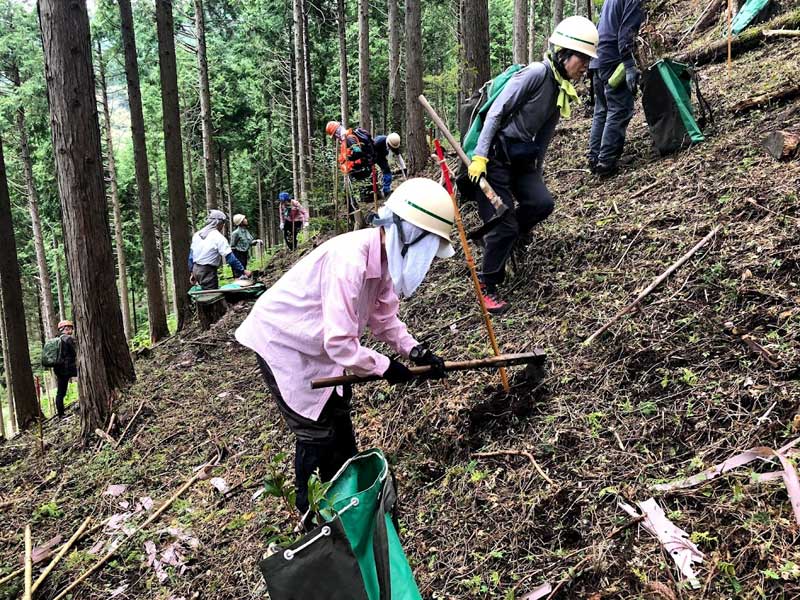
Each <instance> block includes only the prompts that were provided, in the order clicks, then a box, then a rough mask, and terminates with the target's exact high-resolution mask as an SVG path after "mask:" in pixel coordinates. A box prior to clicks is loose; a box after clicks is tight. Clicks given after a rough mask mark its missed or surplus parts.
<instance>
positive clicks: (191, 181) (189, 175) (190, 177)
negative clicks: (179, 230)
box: [183, 136, 197, 270]
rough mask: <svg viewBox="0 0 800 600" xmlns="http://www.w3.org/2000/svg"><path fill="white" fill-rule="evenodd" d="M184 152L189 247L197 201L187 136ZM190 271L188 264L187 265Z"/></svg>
mask: <svg viewBox="0 0 800 600" xmlns="http://www.w3.org/2000/svg"><path fill="white" fill-rule="evenodd" d="M183 147H184V152H185V153H186V157H185V160H184V162H185V164H186V185H187V186H188V187H189V199H188V205H189V245H191V239H192V238H191V235H192V230H193V229H194V228H195V226H196V225H197V213H196V212H195V201H194V170H193V169H192V150H191V147H190V144H189V139H188V136H187V139H186V143H185V144H184V146H183ZM187 270H188V264H187Z"/></svg>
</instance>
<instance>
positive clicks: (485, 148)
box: [475, 61, 561, 170]
mask: <svg viewBox="0 0 800 600" xmlns="http://www.w3.org/2000/svg"><path fill="white" fill-rule="evenodd" d="M558 90H559V86H558V84H557V83H556V78H555V76H554V75H553V70H552V67H551V66H550V63H549V62H547V61H545V62H543V63H540V62H535V63H531V64H530V65H528V66H527V67H525V68H524V69H521V70H520V71H518V72H517V73H516V74H515V75H514V76H513V77H512V78H511V80H510V81H509V82H508V83H507V84H506V86H505V87H504V88H503V91H502V92H500V95H499V96H498V97H497V98H496V99H495V101H494V102H493V103H492V106H491V108H490V109H489V112H488V113H487V115H486V120H485V122H484V124H483V129H481V135H480V137H479V138H478V143H477V145H476V146H475V154H476V155H477V156H485V157H488V156H489V150H490V148H491V147H492V143H493V141H494V139H495V136H496V135H497V134H498V133H500V134H502V135H503V137H505V138H507V139H508V140H511V141H512V142H513V141H517V142H531V141H533V142H536V144H537V145H538V147H539V155H538V163H539V165H540V166H539V169H540V170H541V168H542V165H543V163H544V155H545V153H546V152H547V147H548V146H549V145H550V141H551V140H552V139H553V134H554V133H555V130H556V125H558V121H559V119H560V118H561V112H560V111H559V109H558V106H557V105H556V100H557V99H558ZM501 125H502V127H501Z"/></svg>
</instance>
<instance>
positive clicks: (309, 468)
mask: <svg viewBox="0 0 800 600" xmlns="http://www.w3.org/2000/svg"><path fill="white" fill-rule="evenodd" d="M454 218H455V213H454V207H453V202H452V200H451V198H450V195H449V194H448V193H447V192H446V191H445V190H444V188H442V186H440V185H439V184H438V183H436V182H435V181H432V180H430V179H425V178H415V179H409V180H408V181H406V182H404V183H402V184H401V185H400V186H398V187H397V189H396V190H395V192H394V193H393V194H392V196H391V197H390V198H389V200H388V201H387V202H386V204H385V205H384V207H383V208H381V210H380V212H379V214H378V218H376V219H375V220H374V221H373V225H375V227H372V228H367V229H361V230H358V231H353V232H350V233H346V234H342V235H339V236H337V237H334V238H332V239H330V240H328V241H327V242H325V243H324V244H322V245H321V246H319V247H318V248H316V249H315V250H314V251H313V252H311V253H310V254H308V255H306V256H305V257H303V258H302V259H301V260H300V261H299V262H298V263H297V264H295V265H294V266H293V267H292V268H291V269H290V270H289V271H288V272H287V273H286V274H285V275H284V276H283V277H282V278H281V279H279V280H278V282H277V283H276V284H275V285H273V286H272V287H271V288H270V289H269V290H267V292H266V293H264V294H263V295H262V296H261V297H260V298H259V299H258V301H257V302H256V304H255V306H254V307H253V309H252V311H251V312H250V314H249V315H248V317H247V318H246V319H245V320H244V322H243V323H242V324H241V325H240V326H239V328H238V329H237V330H236V339H237V340H238V341H239V343H240V344H242V345H243V346H246V347H247V348H250V349H251V350H253V351H254V352H255V353H256V360H257V362H258V365H259V367H260V369H261V373H262V376H263V378H264V381H265V383H266V384H267V387H268V388H269V390H270V392H271V394H272V396H273V399H274V400H275V402H276V404H277V407H278V410H279V411H280V412H281V414H282V415H283V418H284V420H285V421H286V424H287V426H288V427H289V429H290V430H291V431H292V433H293V434H294V436H295V477H296V485H297V490H298V493H297V508H298V509H300V511H301V512H304V511H305V510H306V509H307V508H308V478H309V477H310V476H311V474H312V473H314V471H315V470H316V469H319V470H320V475H321V477H322V479H323V480H327V479H330V478H331V477H332V476H333V475H334V474H335V473H336V471H337V470H338V468H339V467H340V466H341V465H342V464H344V462H345V461H346V460H347V459H349V458H350V457H352V456H353V455H355V454H356V451H357V449H356V441H355V435H354V432H353V424H352V421H351V418H350V398H351V395H352V393H351V390H350V389H349V387H348V386H345V387H343V388H334V389H331V388H328V389H319V390H312V389H311V386H310V385H309V382H310V381H311V380H312V379H316V378H319V377H333V376H337V375H342V374H343V373H344V371H345V369H346V370H348V371H350V372H352V373H354V374H356V375H380V376H382V377H384V378H385V379H386V380H387V381H388V382H389V383H392V384H394V383H401V382H404V381H409V380H410V379H411V372H410V371H409V369H408V367H406V366H405V365H404V364H403V363H401V362H400V361H398V360H393V359H390V358H389V357H387V356H385V355H383V354H381V353H380V352H377V351H375V350H372V349H370V348H366V347H364V346H362V345H361V338H362V336H363V335H364V333H365V332H366V330H367V329H369V330H370V331H371V333H372V337H374V338H375V339H376V340H379V341H382V342H385V343H386V344H388V345H389V347H391V348H392V349H393V350H394V351H396V352H397V353H398V354H400V355H401V356H403V357H406V358H408V359H410V360H411V361H412V362H413V363H415V364H417V365H431V366H432V367H433V368H434V375H435V376H439V377H441V376H443V375H444V361H443V360H442V359H441V358H440V357H438V356H436V355H435V354H434V353H433V352H431V350H430V349H429V348H427V346H425V345H424V344H420V343H419V342H418V341H417V340H416V339H414V338H413V337H412V336H411V335H410V334H409V333H408V330H407V328H406V325H405V324H404V323H403V322H402V321H401V320H400V319H399V318H398V310H399V306H400V302H399V297H404V298H408V297H409V296H411V295H412V294H413V293H414V292H415V291H416V289H417V287H419V285H420V284H421V283H422V280H423V279H424V278H425V275H426V273H427V272H428V269H429V268H430V266H431V264H432V262H433V260H434V258H436V257H439V258H449V257H450V256H452V255H453V253H454V250H453V247H452V245H451V244H450V230H451V228H452V227H453V222H454Z"/></svg>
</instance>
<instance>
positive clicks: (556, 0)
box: [550, 0, 564, 31]
mask: <svg viewBox="0 0 800 600" xmlns="http://www.w3.org/2000/svg"><path fill="white" fill-rule="evenodd" d="M563 20H564V0H553V24H552V29H551V30H550V31H555V28H556V25H558V24H559V23H561V21H563Z"/></svg>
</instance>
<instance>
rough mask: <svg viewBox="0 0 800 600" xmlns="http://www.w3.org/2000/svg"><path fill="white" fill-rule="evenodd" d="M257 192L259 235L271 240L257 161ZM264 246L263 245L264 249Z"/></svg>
mask: <svg viewBox="0 0 800 600" xmlns="http://www.w3.org/2000/svg"><path fill="white" fill-rule="evenodd" d="M256 192H257V194H258V237H259V238H260V239H261V240H262V241H267V242H269V236H268V235H267V232H266V230H265V229H264V191H263V186H262V181H261V164H259V162H258V161H256ZM263 249H264V247H263V246H262V247H261V250H262V251H263Z"/></svg>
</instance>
